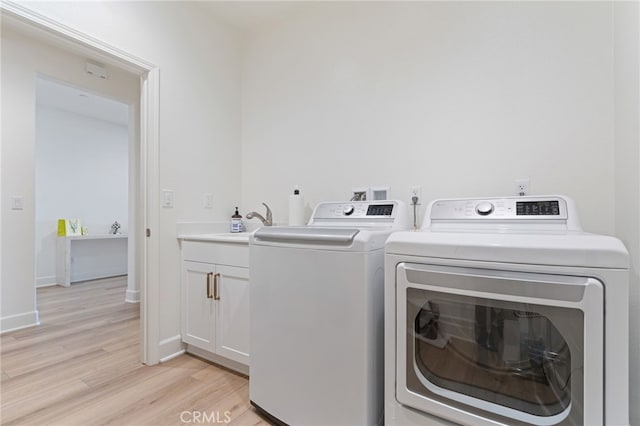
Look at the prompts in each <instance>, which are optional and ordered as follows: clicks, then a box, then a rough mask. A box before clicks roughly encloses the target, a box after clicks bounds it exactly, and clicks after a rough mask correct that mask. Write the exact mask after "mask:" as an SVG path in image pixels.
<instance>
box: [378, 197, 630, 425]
mask: <svg viewBox="0 0 640 426" xmlns="http://www.w3.org/2000/svg"><path fill="white" fill-rule="evenodd" d="M628 267H629V259H628V253H627V250H626V249H625V247H624V245H623V244H622V243H621V242H620V241H619V240H617V239H615V238H612V237H608V236H603V235H594V234H588V233H585V232H582V230H581V228H580V224H579V221H578V215H577V212H576V209H575V206H574V204H573V202H572V201H571V200H570V199H569V198H567V197H562V196H549V197H517V198H515V197H514V198H492V199H453V200H438V201H434V202H433V203H431V204H430V205H429V207H428V210H427V212H426V218H425V222H424V224H423V228H422V229H421V232H400V233H396V234H393V235H392V236H391V237H390V238H389V240H388V241H387V244H386V255H385V270H386V272H385V421H386V424H387V425H400V424H403V425H404V424H407V425H408V424H412V425H415V424H463V425H603V424H605V425H616V426H619V425H628V424H629V391H628V389H629V383H628V372H629V358H628V353H629V345H628V340H629V328H628V322H629V317H628V294H629V284H628V282H629V276H628Z"/></svg>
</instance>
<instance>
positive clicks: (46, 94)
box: [36, 0, 320, 126]
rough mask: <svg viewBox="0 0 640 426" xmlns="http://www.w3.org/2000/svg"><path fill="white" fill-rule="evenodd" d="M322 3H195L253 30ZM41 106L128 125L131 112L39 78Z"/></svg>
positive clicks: (213, 0)
mask: <svg viewBox="0 0 640 426" xmlns="http://www.w3.org/2000/svg"><path fill="white" fill-rule="evenodd" d="M319 3H320V2H319V1H293V0H290V1H269V0H259V1H245V0H229V1H217V0H205V1H200V2H194V3H193V4H194V5H197V6H199V7H202V8H204V9H205V10H206V11H207V12H208V13H210V14H211V15H214V16H215V17H216V18H218V19H220V20H221V21H223V22H226V23H227V24H228V25H230V26H232V27H234V28H236V29H238V30H240V31H251V30H252V29H254V28H257V27H259V26H263V25H267V24H270V23H274V22H278V21H282V20H285V19H288V18H290V17H291V16H293V15H296V14H298V13H301V12H303V11H306V10H309V8H311V7H312V6H315V5H317V4H319ZM36 89H37V92H36V93H37V103H38V104H39V105H44V106H49V107H52V108H58V109H61V110H65V111H68V112H73V113H77V114H81V115H85V116H89V117H93V118H96V119H100V120H106V121H109V122H112V123H116V124H119V125H124V126H126V125H127V123H128V119H129V109H128V106H127V105H126V104H124V103H121V102H118V101H115V100H112V99H108V98H105V97H102V96H99V95H96V94H94V93H91V92H88V91H85V90H82V89H79V88H77V87H74V86H71V85H68V84H64V83H61V82H57V81H53V80H49V79H46V78H41V77H39V78H38V79H37V84H36Z"/></svg>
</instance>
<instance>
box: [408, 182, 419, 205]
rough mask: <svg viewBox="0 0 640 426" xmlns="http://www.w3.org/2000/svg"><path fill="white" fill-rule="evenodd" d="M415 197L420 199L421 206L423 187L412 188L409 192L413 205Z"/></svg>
mask: <svg viewBox="0 0 640 426" xmlns="http://www.w3.org/2000/svg"><path fill="white" fill-rule="evenodd" d="M413 197H418V203H417V204H420V199H421V198H422V187H421V186H412V187H411V190H410V191H409V200H410V201H411V204H413Z"/></svg>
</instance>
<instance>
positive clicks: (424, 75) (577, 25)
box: [242, 2, 614, 234]
mask: <svg viewBox="0 0 640 426" xmlns="http://www.w3.org/2000/svg"><path fill="white" fill-rule="evenodd" d="M611 9H612V7H611V4H609V3H606V2H322V3H320V4H318V5H317V6H316V7H314V8H313V9H312V10H309V11H307V12H305V13H304V14H299V15H296V16H295V18H292V19H289V20H288V21H287V22H283V23H279V24H278V25H273V26H271V27H266V28H260V29H257V30H256V31H254V32H253V33H250V34H249V35H248V37H247V42H246V48H245V57H244V63H243V92H242V93H243V98H242V99H243V101H242V108H243V115H242V117H243V122H242V159H243V167H242V194H243V203H242V204H243V205H245V206H251V208H252V209H253V208H257V207H259V206H260V202H262V201H266V202H267V203H270V204H271V207H272V208H273V212H274V220H276V221H278V222H286V220H287V201H288V198H287V196H288V195H289V193H290V192H291V190H292V189H293V186H294V185H299V186H300V188H301V189H302V193H303V194H304V197H305V201H306V202H307V203H308V205H307V207H313V206H314V205H315V204H316V203H317V202H319V201H326V200H346V199H348V198H349V197H350V196H351V190H352V188H357V187H368V186H390V188H391V190H390V196H391V198H399V199H401V200H404V201H406V202H409V201H410V200H409V193H410V188H411V187H412V186H421V187H422V212H424V208H425V206H426V203H428V202H429V201H430V200H433V199H435V198H440V197H465V196H466V197H479V196H491V195H494V196H504V195H510V194H513V195H515V194H514V180H516V179H520V178H529V179H530V182H531V191H532V192H531V193H532V195H540V194H553V193H560V194H565V195H568V196H571V197H572V198H574V200H575V201H576V203H577V205H578V208H579V211H580V214H581V219H582V224H583V226H584V228H585V229H586V230H588V231H590V232H599V233H605V234H613V233H614V213H613V210H611V209H602V208H601V206H602V205H613V203H614V195H613V181H614V170H613V165H614V146H613V96H612V91H613V77H612V73H613V71H612V70H613V67H612V52H611V46H612V10H611ZM265 158H268V159H269V161H265ZM307 211H308V210H307Z"/></svg>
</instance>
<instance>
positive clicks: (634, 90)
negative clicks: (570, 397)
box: [613, 1, 640, 425]
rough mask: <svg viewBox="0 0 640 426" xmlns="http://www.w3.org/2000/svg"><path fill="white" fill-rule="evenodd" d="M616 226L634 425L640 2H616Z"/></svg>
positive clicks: (639, 296) (639, 255) (639, 383)
mask: <svg viewBox="0 0 640 426" xmlns="http://www.w3.org/2000/svg"><path fill="white" fill-rule="evenodd" d="M613 7H614V40H613V42H614V44H613V49H614V72H615V73H614V79H615V80H614V81H615V92H614V96H615V149H616V156H615V171H616V174H615V197H616V203H615V212H616V217H615V221H616V222H615V223H616V229H615V230H616V236H618V238H620V239H621V240H622V241H623V242H624V243H625V245H626V246H627V249H628V250H629V255H630V258H631V270H630V283H629V284H630V293H629V316H630V330H629V333H630V336H629V340H630V341H629V347H630V354H629V355H630V356H629V358H630V365H631V368H630V388H631V389H630V394H629V400H630V402H631V403H630V404H629V406H630V411H631V412H630V421H631V424H632V425H640V406H638V404H637V401H640V3H639V2H637V1H635V2H615V4H614V6H613Z"/></svg>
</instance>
